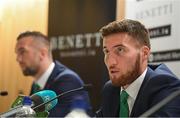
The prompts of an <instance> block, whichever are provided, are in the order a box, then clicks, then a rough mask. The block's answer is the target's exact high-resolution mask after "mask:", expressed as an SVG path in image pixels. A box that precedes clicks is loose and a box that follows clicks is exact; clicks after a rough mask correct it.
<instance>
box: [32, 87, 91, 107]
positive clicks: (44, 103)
mask: <svg viewBox="0 0 180 118" xmlns="http://www.w3.org/2000/svg"><path fill="white" fill-rule="evenodd" d="M91 86H92V84H85V85H83V86H82V87H79V88H76V89H72V90H69V91H66V92H64V93H61V94H59V95H58V96H56V97H54V98H52V99H50V100H47V101H45V102H41V104H39V105H37V106H33V107H32V109H33V110H35V109H38V108H41V107H42V106H44V105H46V104H48V103H50V102H52V101H54V100H56V99H57V98H59V97H61V96H64V95H66V94H69V93H72V92H75V91H81V90H86V89H88V88H90V87H91Z"/></svg>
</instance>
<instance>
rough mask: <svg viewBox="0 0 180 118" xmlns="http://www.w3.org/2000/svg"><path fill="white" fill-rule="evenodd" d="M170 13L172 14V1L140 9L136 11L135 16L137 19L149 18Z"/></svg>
mask: <svg viewBox="0 0 180 118" xmlns="http://www.w3.org/2000/svg"><path fill="white" fill-rule="evenodd" d="M154 2H156V1H154ZM168 14H172V3H168V4H164V5H161V6H157V7H153V8H149V9H145V10H142V11H138V12H136V13H135V17H136V19H148V18H153V17H159V16H166V15H168Z"/></svg>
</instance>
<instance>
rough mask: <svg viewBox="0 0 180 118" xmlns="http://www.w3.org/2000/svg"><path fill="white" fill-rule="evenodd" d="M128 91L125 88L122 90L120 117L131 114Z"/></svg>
mask: <svg viewBox="0 0 180 118" xmlns="http://www.w3.org/2000/svg"><path fill="white" fill-rule="evenodd" d="M128 96H129V95H128V93H127V92H126V91H125V90H123V91H122V92H121V96H120V112H119V116H120V117H128V116H129V107H128V102H127V99H128Z"/></svg>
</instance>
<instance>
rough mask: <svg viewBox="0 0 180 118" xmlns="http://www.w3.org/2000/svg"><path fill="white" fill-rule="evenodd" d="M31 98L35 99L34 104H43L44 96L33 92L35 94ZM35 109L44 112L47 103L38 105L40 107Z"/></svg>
mask: <svg viewBox="0 0 180 118" xmlns="http://www.w3.org/2000/svg"><path fill="white" fill-rule="evenodd" d="M30 98H31V100H32V101H33V106H38V105H40V104H42V103H43V102H44V101H43V99H42V97H41V96H38V95H36V94H33V95H31V97H30ZM34 111H36V112H37V111H38V112H43V111H45V105H42V106H40V107H38V108H36V109H34Z"/></svg>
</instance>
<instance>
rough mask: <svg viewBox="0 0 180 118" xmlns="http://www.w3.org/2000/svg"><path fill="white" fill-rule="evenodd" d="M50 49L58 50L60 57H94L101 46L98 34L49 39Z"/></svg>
mask: <svg viewBox="0 0 180 118" xmlns="http://www.w3.org/2000/svg"><path fill="white" fill-rule="evenodd" d="M50 41H51V49H52V51H54V50H59V54H60V57H82V56H96V51H97V49H98V48H99V47H100V46H101V35H100V33H86V34H76V35H68V36H58V37H51V38H50Z"/></svg>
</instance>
